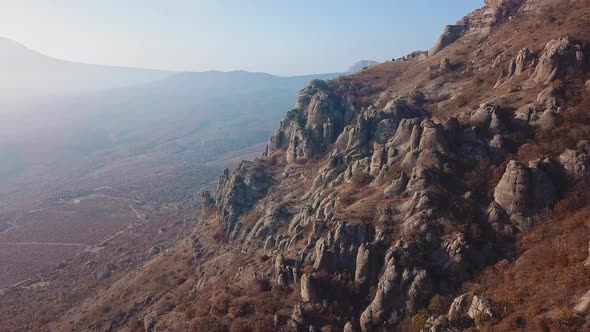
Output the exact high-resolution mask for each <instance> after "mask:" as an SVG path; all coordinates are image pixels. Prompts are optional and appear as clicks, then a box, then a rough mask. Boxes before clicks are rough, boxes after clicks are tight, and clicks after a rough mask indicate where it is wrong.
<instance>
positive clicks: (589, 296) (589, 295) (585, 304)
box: [574, 291, 590, 314]
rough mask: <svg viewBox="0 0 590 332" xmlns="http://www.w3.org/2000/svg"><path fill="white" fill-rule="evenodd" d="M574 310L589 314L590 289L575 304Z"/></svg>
mask: <svg viewBox="0 0 590 332" xmlns="http://www.w3.org/2000/svg"><path fill="white" fill-rule="evenodd" d="M574 311H576V312H578V313H580V314H587V313H588V312H590V291H588V292H586V294H584V295H582V297H581V298H580V300H579V301H578V303H576V305H575V306H574Z"/></svg>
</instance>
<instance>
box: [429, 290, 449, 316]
mask: <svg viewBox="0 0 590 332" xmlns="http://www.w3.org/2000/svg"><path fill="white" fill-rule="evenodd" d="M447 302H448V301H447V298H446V297H444V296H441V295H439V294H436V295H434V296H433V297H432V298H431V299H430V303H429V304H428V311H429V312H430V313H432V314H436V315H442V314H444V313H445V312H446V311H447V307H448V306H447Z"/></svg>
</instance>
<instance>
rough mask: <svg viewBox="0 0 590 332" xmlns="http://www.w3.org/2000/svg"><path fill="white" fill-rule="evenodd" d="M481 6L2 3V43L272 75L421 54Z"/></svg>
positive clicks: (416, 0) (77, 56) (472, 1)
mask: <svg viewBox="0 0 590 332" xmlns="http://www.w3.org/2000/svg"><path fill="white" fill-rule="evenodd" d="M482 5H483V0H363V1H361V0H355V1H352V0H323V1H322V0H316V1H312V0H297V1H295V0H292V1H287V0H233V1H229V0H192V1H189V0H186V1H182V0H159V1H157V0H92V1H91V0H36V1H34V0H9V1H8V0H0V6H1V7H0V8H1V9H0V36H3V37H7V38H11V39H14V40H17V41H18V42H20V43H22V44H24V45H26V46H28V47H30V48H33V49H35V50H38V51H40V52H42V53H44V54H47V55H51V56H53V57H56V58H61V59H67V60H74V61H80V62H87V63H98V64H110V65H123V66H134V67H147V68H159V69H171V70H191V71H203V70H209V69H217V70H237V69H242V70H248V71H263V72H269V73H273V74H279V75H293V74H311V73H320V72H338V71H344V70H345V69H347V68H348V66H350V65H351V64H352V63H353V62H355V61H357V60H360V59H374V60H377V61H384V60H387V59H391V58H392V57H399V56H402V55H404V54H407V53H409V52H411V51H414V50H417V49H428V48H429V47H430V46H431V45H432V44H433V43H434V41H435V40H436V38H437V37H438V35H439V34H440V33H441V31H442V29H443V27H444V26H445V25H446V24H452V23H454V22H455V21H457V20H458V19H459V18H461V17H462V16H464V15H465V14H467V13H468V12H470V11H471V10H473V9H475V8H478V7H481V6H482Z"/></svg>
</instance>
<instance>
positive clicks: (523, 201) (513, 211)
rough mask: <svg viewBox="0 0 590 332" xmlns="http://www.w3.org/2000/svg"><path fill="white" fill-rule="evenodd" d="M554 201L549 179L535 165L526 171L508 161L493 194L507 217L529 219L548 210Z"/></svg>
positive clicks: (525, 167) (513, 161) (513, 162)
mask: <svg viewBox="0 0 590 332" xmlns="http://www.w3.org/2000/svg"><path fill="white" fill-rule="evenodd" d="M556 199H557V194H556V190H555V186H554V185H553V182H552V181H551V178H550V177H549V176H548V175H547V173H545V171H543V170H542V169H541V168H540V167H539V165H538V163H531V164H530V167H527V166H525V165H524V164H523V163H521V162H518V161H516V160H512V161H510V162H509V163H508V165H507V166H506V171H505V172H504V175H503V176H502V179H501V180H500V182H499V183H498V185H497V186H496V188H495V190H494V200H495V201H496V202H497V203H498V204H499V205H500V206H501V207H502V208H503V209H504V210H505V211H506V212H507V213H508V215H510V216H512V215H522V216H526V215H530V214H531V213H534V212H536V211H537V210H539V209H542V208H545V207H549V206H551V205H552V204H553V203H554V202H555V201H556Z"/></svg>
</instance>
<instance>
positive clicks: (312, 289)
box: [301, 274, 317, 302]
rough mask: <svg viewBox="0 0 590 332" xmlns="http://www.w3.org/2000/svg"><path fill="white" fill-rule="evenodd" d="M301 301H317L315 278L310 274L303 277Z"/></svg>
mask: <svg viewBox="0 0 590 332" xmlns="http://www.w3.org/2000/svg"><path fill="white" fill-rule="evenodd" d="M301 300H302V301H303V302H315V301H317V290H316V285H315V283H314V280H313V277H311V276H310V275H308V274H304V275H302V276H301Z"/></svg>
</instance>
